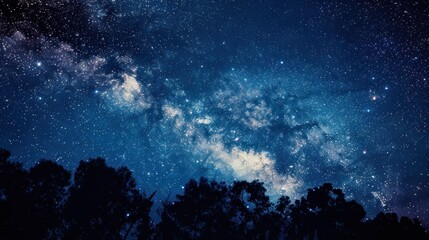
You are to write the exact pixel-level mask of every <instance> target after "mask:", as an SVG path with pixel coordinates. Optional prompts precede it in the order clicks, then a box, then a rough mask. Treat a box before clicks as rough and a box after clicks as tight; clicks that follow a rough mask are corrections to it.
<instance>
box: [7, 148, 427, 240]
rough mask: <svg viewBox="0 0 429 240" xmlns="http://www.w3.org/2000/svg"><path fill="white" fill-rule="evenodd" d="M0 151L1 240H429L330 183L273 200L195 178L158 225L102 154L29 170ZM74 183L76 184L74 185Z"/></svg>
mask: <svg viewBox="0 0 429 240" xmlns="http://www.w3.org/2000/svg"><path fill="white" fill-rule="evenodd" d="M9 156H10V152H8V151H7V150H4V149H1V148H0V239H127V238H133V239H258V240H259V239H266V240H268V239H321V240H323V239H369V240H372V239H374V240H376V239H417V240H423V239H429V235H428V233H427V232H426V230H425V228H423V227H422V225H421V222H420V221H419V220H417V219H414V220H411V219H409V218H407V217H401V218H400V220H399V221H398V216H397V215H396V214H395V213H379V214H378V215H377V216H376V217H375V218H374V219H372V220H367V221H363V218H364V217H365V211H364V209H363V207H362V206H361V205H359V204H358V203H357V202H356V201H354V200H350V201H348V200H346V198H345V195H344V193H343V192H342V190H341V189H336V188H334V187H333V186H332V184H330V183H325V184H323V185H322V186H320V187H316V188H313V189H308V192H307V196H305V197H302V198H301V199H300V200H296V201H295V202H294V203H293V204H291V200H290V198H289V197H287V196H283V197H280V198H279V199H278V201H277V203H276V204H275V205H274V204H272V203H271V202H270V200H269V198H268V196H266V190H265V188H264V186H263V183H261V182H259V181H253V182H247V181H236V182H234V183H233V184H232V185H228V184H226V183H225V182H216V181H209V180H208V179H206V178H201V179H200V180H199V181H196V180H193V179H191V180H190V181H189V182H188V183H187V184H186V186H185V188H184V193H183V194H179V195H177V196H176V199H175V200H174V201H171V202H165V203H164V205H163V209H162V211H161V221H160V222H159V223H158V224H157V225H156V227H155V228H154V227H153V224H152V222H151V219H150V217H149V212H150V209H151V207H152V204H153V202H152V197H153V196H154V194H155V192H154V193H152V194H151V195H150V196H149V197H146V196H145V195H144V194H142V193H140V191H139V190H138V189H137V186H136V181H135V179H134V178H133V177H132V174H131V171H130V170H128V169H127V168H126V167H120V168H117V169H115V168H112V167H109V166H107V165H106V163H105V160H104V159H101V158H97V159H89V161H81V162H80V164H79V166H78V168H77V170H76V171H75V173H74V179H73V183H72V184H71V181H70V176H71V174H70V172H69V171H67V170H65V169H64V168H63V167H62V166H60V165H58V164H57V163H55V162H52V161H48V160H41V161H39V162H38V163H37V164H36V165H35V166H33V167H32V168H30V169H29V170H26V169H24V168H23V166H22V164H21V163H16V162H11V161H9V160H8V159H9ZM70 184H71V185H70Z"/></svg>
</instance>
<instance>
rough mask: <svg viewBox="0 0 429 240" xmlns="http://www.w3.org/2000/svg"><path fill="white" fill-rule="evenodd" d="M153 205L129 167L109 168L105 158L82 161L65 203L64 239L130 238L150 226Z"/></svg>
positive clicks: (142, 232)
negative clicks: (131, 234)
mask: <svg viewBox="0 0 429 240" xmlns="http://www.w3.org/2000/svg"><path fill="white" fill-rule="evenodd" d="M151 206H152V202H151V200H150V199H148V198H146V197H145V196H143V195H142V194H140V192H139V191H138V190H137V188H136V182H135V180H134V178H133V177H132V176H131V172H130V171H129V170H128V169H127V168H125V167H121V168H119V169H117V170H116V169H114V168H112V167H108V166H107V165H106V163H105V161H104V159H101V158H97V159H90V160H89V161H88V162H85V161H81V162H80V165H79V167H78V168H77V170H76V173H75V175H74V183H73V185H72V186H71V187H70V196H69V198H68V200H67V202H66V204H65V209H64V218H65V233H64V239H122V238H126V237H127V236H128V234H129V232H130V230H131V229H132V228H133V227H134V226H135V225H138V226H139V228H140V229H143V228H144V227H145V226H143V225H144V224H149V220H148V218H149V217H148V215H149V211H150V208H151ZM146 229H148V227H146ZM145 231H146V230H145ZM145 231H140V232H139V237H141V238H143V237H144V236H145V235H146V236H147V235H148V233H147V232H145Z"/></svg>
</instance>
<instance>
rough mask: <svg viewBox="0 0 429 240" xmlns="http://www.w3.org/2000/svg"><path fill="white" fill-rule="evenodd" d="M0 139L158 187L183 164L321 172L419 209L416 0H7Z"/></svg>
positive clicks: (183, 173)
mask: <svg viewBox="0 0 429 240" xmlns="http://www.w3.org/2000/svg"><path fill="white" fill-rule="evenodd" d="M0 33H1V36H0V42H1V48H0V61H1V66H0V91H1V94H0V112H1V116H2V117H1V118H0V146H1V147H3V148H6V149H9V150H10V151H11V152H12V154H13V158H12V159H13V160H16V161H22V162H24V163H25V164H26V166H31V165H32V164H34V163H36V162H37V161H38V160H39V159H41V158H46V159H51V160H54V161H57V162H58V163H60V164H64V165H65V166H67V167H68V168H70V169H73V168H75V167H76V165H77V164H78V162H79V160H82V159H88V158H90V157H97V156H102V157H105V158H106V159H107V161H108V163H109V164H111V165H114V166H119V165H125V166H127V167H129V168H130V169H131V170H132V171H133V174H134V176H135V177H136V178H137V180H138V182H139V183H140V184H141V186H142V188H143V189H146V190H147V191H152V190H154V189H157V190H158V193H159V194H157V197H158V199H157V201H161V200H163V199H165V198H167V197H168V196H174V194H176V193H178V192H180V191H181V190H182V186H183V185H184V184H185V183H186V182H187V181H188V180H189V178H198V177H200V176H207V177H210V178H215V179H217V180H226V181H228V182H231V181H233V180H234V179H246V180H253V179H260V180H261V181H263V182H265V185H266V187H267V188H268V192H269V194H270V196H271V197H272V200H275V198H277V197H278V196H279V195H282V194H286V195H289V196H292V197H293V198H297V197H300V196H301V195H302V194H303V193H304V192H305V191H306V189H307V188H310V187H315V186H318V185H320V184H322V183H324V182H332V183H334V185H335V186H337V187H342V188H343V189H344V190H345V192H346V193H347V194H348V195H349V196H351V197H353V198H355V199H357V200H358V201H359V202H360V203H362V204H363V205H364V206H365V207H366V209H368V210H369V213H370V214H374V213H375V212H376V211H379V210H386V211H395V212H398V213H399V214H404V215H409V216H412V217H419V218H421V219H423V220H424V221H425V222H426V224H427V223H428V221H429V219H427V218H426V216H428V215H429V185H428V184H429V159H428V156H429V155H428V153H429V137H428V120H429V119H428V117H429V111H428V109H429V85H428V81H429V67H428V66H429V61H428V57H429V8H428V3H426V2H425V1H397V2H395V1H347V2H344V1H316V0H304V1H233V0H222V1H205V0H202V1H191V0H181V1H179V0H176V1H158V0H157V1H155V0H154V1H151V0H147V1H133V0H123V1H114V0H113V1H105V0H72V1H40V2H30V1H21V2H19V3H17V2H16V1H9V2H8V3H7V4H5V5H4V6H3V5H2V6H1V7H0Z"/></svg>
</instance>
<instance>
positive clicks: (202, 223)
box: [157, 178, 271, 239]
mask: <svg viewBox="0 0 429 240" xmlns="http://www.w3.org/2000/svg"><path fill="white" fill-rule="evenodd" d="M265 191H266V190H265V188H264V187H263V184H262V183H260V182H258V181H253V182H251V183H249V182H246V181H240V182H234V184H233V185H232V186H227V185H226V184H225V183H224V182H220V183H218V182H216V181H208V180H207V179H206V178H201V179H200V181H199V182H197V181H195V180H190V181H189V182H188V183H187V184H186V186H185V189H184V194H183V195H177V200H176V201H174V202H170V203H166V204H164V209H163V212H162V215H161V218H162V219H161V222H160V223H159V225H158V229H157V230H158V231H157V233H158V236H157V237H158V238H160V239H251V238H252V237H254V236H257V235H261V236H263V235H265V234H266V233H265V232H264V231H266V230H267V229H266V228H264V227H263V226H264V220H266V218H267V216H268V215H269V213H270V212H269V209H270V206H271V203H270V202H269V198H268V197H267V196H266V195H265Z"/></svg>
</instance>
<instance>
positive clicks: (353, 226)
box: [288, 183, 365, 239]
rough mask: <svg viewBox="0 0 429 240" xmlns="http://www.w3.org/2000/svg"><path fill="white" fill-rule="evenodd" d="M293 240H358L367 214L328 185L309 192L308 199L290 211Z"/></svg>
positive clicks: (289, 231)
mask: <svg viewBox="0 0 429 240" xmlns="http://www.w3.org/2000/svg"><path fill="white" fill-rule="evenodd" d="M290 211H291V212H290V218H291V222H290V223H291V224H290V226H289V228H288V235H289V237H290V238H292V239H358V238H359V236H358V235H357V234H358V233H360V231H359V229H360V228H362V223H361V220H362V219H363V218H364V217H365V211H364V209H363V207H362V206H361V205H359V204H358V203H357V202H356V201H354V200H353V201H346V200H345V198H344V193H343V192H342V190H341V189H335V188H333V187H332V184H329V183H325V184H323V185H322V186H320V187H317V188H314V189H309V190H308V193H307V197H306V198H305V197H303V198H301V200H297V201H295V203H294V204H293V205H291V207H290Z"/></svg>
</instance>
